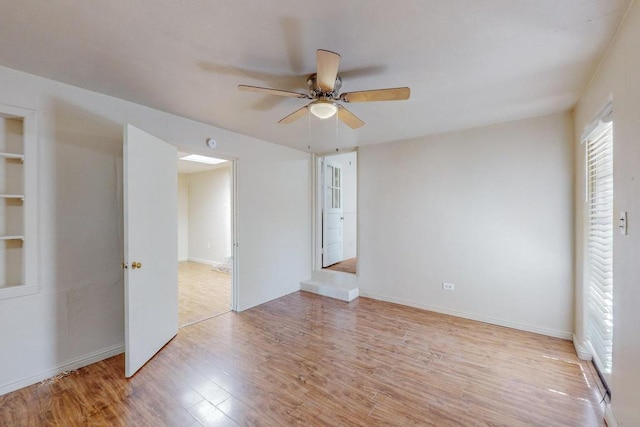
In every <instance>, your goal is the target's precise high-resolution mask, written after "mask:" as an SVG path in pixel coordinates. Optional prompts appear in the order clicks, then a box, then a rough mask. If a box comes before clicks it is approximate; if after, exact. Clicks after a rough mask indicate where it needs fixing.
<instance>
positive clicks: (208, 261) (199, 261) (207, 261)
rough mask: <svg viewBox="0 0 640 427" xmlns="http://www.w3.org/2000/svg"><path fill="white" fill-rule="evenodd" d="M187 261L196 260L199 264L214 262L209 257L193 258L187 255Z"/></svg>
mask: <svg viewBox="0 0 640 427" xmlns="http://www.w3.org/2000/svg"><path fill="white" fill-rule="evenodd" d="M187 261H191V262H197V263H200V264H207V265H212V264H213V263H214V262H215V261H212V260H210V259H204V258H194V257H189V259H188V260H187Z"/></svg>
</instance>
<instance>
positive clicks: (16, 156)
mask: <svg viewBox="0 0 640 427" xmlns="http://www.w3.org/2000/svg"><path fill="white" fill-rule="evenodd" d="M0 157H4V158H5V159H16V160H20V161H21V162H24V156H23V155H22V154H14V153H3V152H0Z"/></svg>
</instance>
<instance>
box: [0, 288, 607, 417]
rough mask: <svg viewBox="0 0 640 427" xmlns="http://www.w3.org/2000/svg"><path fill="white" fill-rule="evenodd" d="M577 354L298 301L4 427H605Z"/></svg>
mask: <svg viewBox="0 0 640 427" xmlns="http://www.w3.org/2000/svg"><path fill="white" fill-rule="evenodd" d="M601 398H602V397H601V395H600V393H599V391H598V388H597V387H596V384H595V381H594V377H593V375H592V373H591V371H590V370H589V369H588V367H587V365H586V363H585V362H583V361H580V360H579V359H578V358H577V357H576V355H575V353H574V350H573V346H572V344H571V343H570V342H568V341H563V340H560V339H555V338H549V337H544V336H541V335H536V334H531V333H526V332H521V331H516V330H512V329H507V328H502V327H498V326H493V325H488V324H484V323H479V322H474V321H470V320H464V319H459V318H455V317H450V316H446V315H441V314H436V313H432V312H427V311H422V310H418V309H414V308H409V307H403V306H399V305H394V304H390V303H386V302H380V301H375V300H371V299H367V298H360V299H358V300H356V301H354V302H352V303H345V302H342V301H337V300H332V299H329V298H325V297H320V296H317V295H313V294H309V293H304V292H298V293H294V294H291V295H288V296H286V297H283V298H280V299H277V300H275V301H272V302H269V303H267V304H263V305H261V306H259V307H256V308H253V309H251V310H247V311H245V312H243V313H239V314H236V313H232V312H230V313H227V314H223V315H221V316H218V317H215V318H212V319H209V320H206V321H203V322H200V323H196V324H194V325H191V326H187V327H185V328H182V329H180V332H179V333H178V336H177V337H176V338H175V339H174V340H173V341H171V342H170V343H169V344H168V345H167V346H166V347H165V348H164V349H163V350H162V351H161V352H160V353H158V355H156V357H155V358H154V359H152V360H151V361H150V362H149V363H148V364H147V365H146V366H144V367H143V368H142V369H141V371H140V372H139V373H138V374H136V375H135V376H134V377H133V378H132V379H130V380H126V379H124V378H123V356H116V357H113V358H110V359H108V360H105V361H103V362H99V363H96V364H94V365H91V366H88V367H86V368H83V369H80V370H78V371H77V373H75V374H71V375H69V376H68V377H65V378H62V379H60V380H58V381H55V382H52V383H50V384H44V385H34V386H31V387H27V388H24V389H22V390H19V391H16V392H14V393H10V394H7V395H4V396H1V397H0V425H3V426H16V425H19V426H22V425H34V426H39V425H65V426H73V425H108V426H124V425H136V426H138V425H145V426H146V425H153V426H159V425H171V426H196V425H200V424H202V425H207V426H217V425H265V426H287V425H305V426H307V425H314V426H315V425H329V426H338V425H341V426H372V425H403V426H406V425H420V426H571V427H576V426H580V427H585V426H603V425H604V423H603V421H602V417H603V411H602V408H601V406H600V404H599V402H600V400H601Z"/></svg>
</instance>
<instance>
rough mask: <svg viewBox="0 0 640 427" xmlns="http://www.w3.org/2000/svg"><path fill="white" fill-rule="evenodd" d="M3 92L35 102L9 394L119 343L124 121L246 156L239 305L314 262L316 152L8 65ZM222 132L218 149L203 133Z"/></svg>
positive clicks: (12, 313)
mask: <svg viewBox="0 0 640 427" xmlns="http://www.w3.org/2000/svg"><path fill="white" fill-rule="evenodd" d="M0 103H2V104H8V105H14V106H19V107H23V108H27V109H32V110H36V111H38V124H39V127H38V157H39V168H38V174H39V175H38V183H39V195H38V198H39V200H38V201H39V205H38V206H39V209H38V230H39V240H38V242H39V248H38V252H39V265H31V266H29V267H28V268H29V269H37V270H38V272H37V273H38V277H39V285H40V291H39V292H38V293H37V294H36V295H32V296H26V297H19V298H13V299H5V300H0V337H2V351H0V394H1V393H4V392H7V391H10V390H13V389H16V388H19V387H21V386H24V385H27V384H30V383H33V382H36V381H39V380H41V379H43V378H45V377H47V376H50V375H52V374H54V373H57V372H59V371H60V370H62V369H70V368H73V367H77V366H81V365H84V364H87V363H90V362H92V361H95V360H98V359H101V358H104V357H107V356H109V355H111V354H115V353H118V352H121V351H122V348H123V347H122V346H123V341H124V330H123V328H124V326H123V323H124V322H123V321H124V312H123V283H122V278H123V274H122V271H121V269H120V263H121V262H122V257H123V254H122V246H123V242H122V212H121V209H122V188H121V187H122V129H123V124H124V123H126V122H129V123H131V124H133V125H134V126H137V127H139V128H141V129H143V130H145V131H147V132H150V133H152V134H154V135H156V136H158V137H160V138H163V139H165V140H167V141H169V142H172V143H175V144H176V145H178V146H179V147H182V148H183V149H185V150H183V151H188V152H193V153H199V154H209V155H211V154H215V155H216V156H218V157H231V158H237V159H238V162H237V166H238V167H237V187H238V193H237V197H238V200H237V203H238V205H237V207H238V252H239V257H238V258H239V259H238V263H239V271H238V274H237V279H238V281H239V292H238V308H239V309H240V310H244V309H247V308H249V307H252V306H254V305H257V304H260V303H263V302H265V301H268V300H271V299H274V298H277V297H280V296H282V295H285V294H287V293H290V292H294V291H297V290H299V289H300V285H299V283H300V280H301V279H304V278H305V277H307V276H308V275H309V271H310V246H311V242H310V240H311V239H310V235H311V233H310V231H311V225H310V218H309V217H310V215H309V206H310V191H309V187H310V160H309V155H308V154H306V153H302V152H299V151H295V150H291V149H287V148H284V147H281V146H277V145H274V144H271V143H268V142H265V141H260V140H257V139H254V138H250V137H246V136H243V135H239V134H235V133H232V132H229V131H226V130H223V129H220V128H215V127H212V126H208V125H204V124H201V123H197V122H194V121H190V120H187V119H184V118H181V117H177V116H173V115H170V114H166V113H163V112H160V111H157V110H153V109H150V108H146V107H143V106H140V105H136V104H133V103H130V102H125V101H122V100H119V99H116V98H112V97H108V96H104V95H100V94H97V93H94V92H89V91H86V90H83V89H79V88H75V87H72V86H69V85H65V84H62V83H58V82H54V81H51V80H47V79H43V78H40V77H36V76H33V75H29V74H25V73H22V72H19V71H14V70H11V69H8V68H3V67H0ZM208 137H213V138H215V139H216V140H217V141H218V148H217V149H216V150H215V151H214V152H211V150H208V149H207V148H206V146H205V139H206V138H208Z"/></svg>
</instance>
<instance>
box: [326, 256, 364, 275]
mask: <svg viewBox="0 0 640 427" xmlns="http://www.w3.org/2000/svg"><path fill="white" fill-rule="evenodd" d="M357 261H358V258H349V259H345V260H344V261H340V262H337V263H335V264H333V265H330V266H328V267H325V268H326V269H327V270H334V271H342V272H343V273H351V274H356V263H357Z"/></svg>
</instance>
